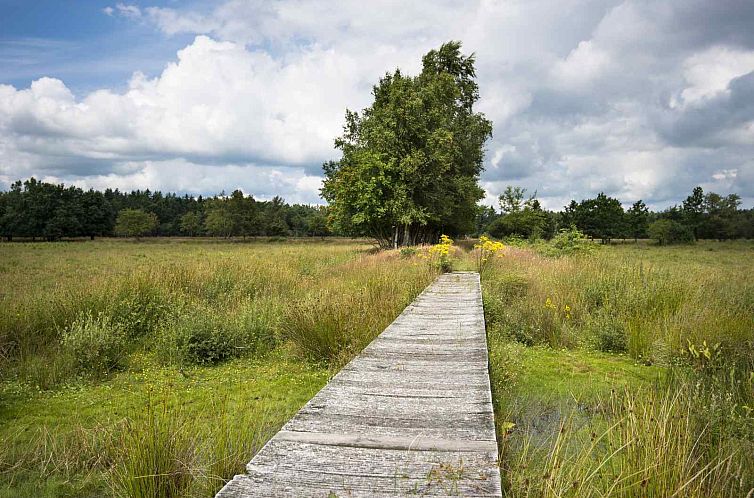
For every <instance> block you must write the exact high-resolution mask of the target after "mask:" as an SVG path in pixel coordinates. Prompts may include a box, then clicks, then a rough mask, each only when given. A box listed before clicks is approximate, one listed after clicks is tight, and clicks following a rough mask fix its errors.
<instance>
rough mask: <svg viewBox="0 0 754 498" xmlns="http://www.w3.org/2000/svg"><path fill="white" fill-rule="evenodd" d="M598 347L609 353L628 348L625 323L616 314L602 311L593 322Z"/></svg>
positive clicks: (620, 351)
mask: <svg viewBox="0 0 754 498" xmlns="http://www.w3.org/2000/svg"><path fill="white" fill-rule="evenodd" d="M593 327H594V328H595V335H596V339H597V348H598V349H599V350H600V351H604V352H608V353H623V352H625V351H626V350H627V349H628V337H627V335H626V330H625V325H624V324H623V322H622V321H621V320H619V319H618V318H617V317H615V316H614V315H611V314H608V313H601V314H600V316H599V317H598V318H597V320H596V321H595V323H594V324H593Z"/></svg>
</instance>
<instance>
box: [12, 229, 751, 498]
mask: <svg viewBox="0 0 754 498" xmlns="http://www.w3.org/2000/svg"><path fill="white" fill-rule="evenodd" d="M470 248H471V244H469V243H466V244H464V249H465V250H461V249H457V250H456V251H454V252H455V260H454V266H455V268H457V269H473V268H474V267H475V257H474V253H473V252H469V249H470ZM567 249H568V248H567V247H566V248H564V247H557V246H555V245H544V244H539V245H527V244H515V245H514V246H510V247H508V248H507V249H506V251H505V256H504V257H502V258H493V259H492V260H491V261H490V264H489V265H488V266H487V267H486V268H485V269H484V272H483V278H482V280H483V288H484V299H485V313H486V318H487V326H488V339H489V347H490V371H491V376H492V383H493V396H494V404H495V410H496V420H497V428H498V437H499V443H500V450H501V466H502V469H501V470H502V476H503V481H504V486H505V492H506V495H507V496H672V495H674V493H675V495H676V496H746V493H747V492H748V490H749V489H750V488H751V487H753V486H754V457H753V455H754V443H752V441H754V418H753V416H752V409H753V408H754V392H753V391H754V374H752V372H753V371H754V322H752V317H754V281H753V280H752V279H751V278H750V277H749V275H751V272H752V270H754V258H753V257H752V256H754V244H751V243H699V244H696V245H694V246H684V247H662V248H661V247H655V246H649V245H643V244H639V245H634V244H626V245H617V246H611V247H604V248H599V249H589V250H587V249H584V248H577V250H567ZM435 275H436V270H433V269H431V268H430V267H429V266H428V264H427V261H426V260H425V259H422V258H421V257H420V256H419V255H418V254H415V253H413V251H403V253H402V254H401V252H398V251H384V252H374V251H372V250H371V247H370V246H369V245H368V244H365V243H358V242H353V241H338V240H332V241H310V242H296V241H277V242H276V241H267V242H247V243H241V242H211V241H201V242H198V241H197V242H192V241H186V240H183V241H176V240H146V241H144V242H141V243H135V242H131V241H110V240H102V241H95V242H76V243H37V244H34V243H23V244H0V276H1V277H2V279H3V282H4V283H5V285H3V286H2V287H0V309H1V310H2V315H0V497H2V496H7V497H16V496H22V497H23V496H29V497H31V496H35V497H36V496H129V497H142V496H211V495H212V493H213V492H214V491H216V490H217V489H219V487H220V486H222V484H223V482H224V480H226V479H227V478H229V477H231V476H232V475H233V474H235V473H238V472H239V471H241V470H242V468H243V464H244V463H245V462H246V461H248V459H249V458H250V456H251V455H252V454H253V453H254V452H255V451H256V449H258V448H259V447H260V446H261V445H262V444H263V443H264V442H265V441H266V440H267V439H268V438H269V437H270V436H271V435H272V434H274V432H275V431H276V430H277V429H278V428H279V427H280V425H282V423H283V422H285V421H286V420H287V419H288V418H289V417H290V416H291V415H292V414H293V413H295V411H296V410H297V409H298V408H300V407H301V406H302V405H303V404H304V403H305V402H306V401H307V400H308V399H309V398H310V397H311V396H312V395H313V394H314V393H315V392H316V391H317V390H318V389H319V388H321V387H322V386H323V385H324V384H325V383H326V382H327V379H328V378H329V376H330V375H332V373H333V372H335V371H337V369H338V368H339V367H340V366H342V365H343V364H344V362H346V361H347V360H348V359H350V358H351V357H352V356H353V355H355V354H356V353H357V352H358V351H360V350H361V348H362V347H363V346H364V345H366V344H367V343H368V342H369V341H370V340H371V339H372V338H373V337H374V336H375V335H376V334H377V333H379V332H380V331H381V330H382V329H383V328H384V327H385V326H386V325H387V324H389V323H390V321H392V319H393V318H394V317H395V316H396V315H397V314H398V313H399V312H400V311H401V310H402V309H403V308H404V307H405V305H406V304H408V303H409V302H410V301H411V300H412V299H413V298H414V297H415V296H416V295H417V294H418V293H419V292H420V291H421V290H422V289H423V288H424V287H425V286H426V285H427V284H428V283H429V282H431V281H432V280H433V278H434V277H435ZM145 476H147V477H145Z"/></svg>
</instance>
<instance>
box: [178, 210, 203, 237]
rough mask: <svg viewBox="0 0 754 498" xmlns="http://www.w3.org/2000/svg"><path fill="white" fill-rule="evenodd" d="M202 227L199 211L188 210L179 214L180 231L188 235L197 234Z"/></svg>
mask: <svg viewBox="0 0 754 498" xmlns="http://www.w3.org/2000/svg"><path fill="white" fill-rule="evenodd" d="M201 229H202V217H201V215H200V214H199V213H197V212H194V211H190V212H188V213H186V214H184V215H183V216H181V231H182V232H183V233H185V234H187V235H188V236H189V237H193V236H194V235H197V234H198V233H199V232H200V231H201Z"/></svg>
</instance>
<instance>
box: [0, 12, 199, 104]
mask: <svg viewBox="0 0 754 498" xmlns="http://www.w3.org/2000/svg"><path fill="white" fill-rule="evenodd" d="M174 3H175V2H150V5H156V6H166V7H167V6H170V5H173V4H174ZM115 4H116V3H114V2H111V1H89V0H81V1H78V0H64V1H61V0H57V1H55V0H33V1H29V0H0V19H4V21H3V22H2V23H0V82H2V83H6V84H11V85H13V86H15V87H16V88H26V87H28V86H29V85H30V84H31V82H32V81H33V80H35V79H38V78H41V77H43V76H50V77H55V78H60V79H61V80H63V81H65V83H66V85H67V86H68V87H69V88H70V89H71V90H73V92H74V93H75V94H77V95H84V94H86V93H87V92H90V91H93V90H96V89H98V88H102V87H108V88H123V87H124V86H125V84H126V83H127V82H128V80H129V78H130V77H131V74H132V73H133V72H134V71H141V72H143V73H145V74H148V75H157V74H159V73H160V72H161V71H162V69H163V67H164V65H165V62H166V61H168V60H170V59H172V58H173V57H175V53H176V51H177V50H178V49H180V48H182V47H185V46H186V45H188V44H189V43H191V41H192V40H193V36H192V35H190V34H182V35H178V36H170V37H166V36H164V34H162V33H161V32H159V31H157V30H155V29H154V28H153V26H150V25H146V24H144V23H139V22H133V20H132V19H129V18H124V17H122V16H116V15H112V16H108V15H107V14H105V12H104V9H106V8H108V7H113V6H114V5H115Z"/></svg>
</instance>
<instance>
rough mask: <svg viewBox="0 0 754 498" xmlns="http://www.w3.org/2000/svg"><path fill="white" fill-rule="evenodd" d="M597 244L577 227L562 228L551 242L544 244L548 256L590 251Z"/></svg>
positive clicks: (543, 250) (544, 250)
mask: <svg viewBox="0 0 754 498" xmlns="http://www.w3.org/2000/svg"><path fill="white" fill-rule="evenodd" d="M595 248H596V246H595V245H594V244H593V243H592V242H591V241H590V240H589V239H588V238H587V237H586V235H584V234H583V232H581V230H579V229H578V228H576V227H573V226H572V227H571V228H566V229H562V230H560V232H558V234H557V235H556V236H555V237H553V239H552V241H550V244H548V245H545V246H543V249H542V252H544V254H545V255H547V256H564V255H568V254H575V253H588V252H591V251H593V250H594V249H595Z"/></svg>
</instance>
